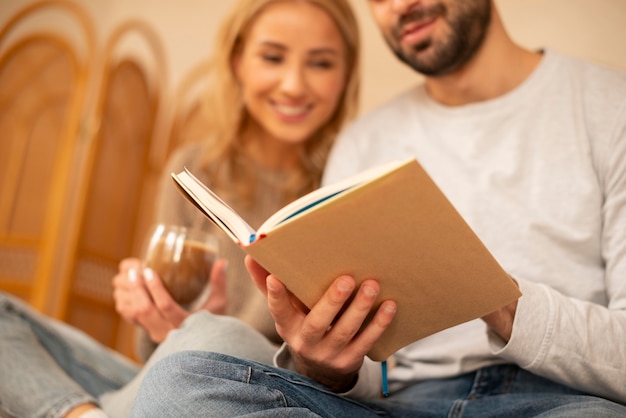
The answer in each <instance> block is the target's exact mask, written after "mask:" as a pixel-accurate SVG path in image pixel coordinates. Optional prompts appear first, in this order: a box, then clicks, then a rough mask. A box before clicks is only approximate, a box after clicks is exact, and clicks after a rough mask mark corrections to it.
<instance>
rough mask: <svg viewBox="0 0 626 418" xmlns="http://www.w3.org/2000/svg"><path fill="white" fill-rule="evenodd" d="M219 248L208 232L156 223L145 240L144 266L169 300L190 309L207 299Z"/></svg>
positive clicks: (216, 241) (143, 251)
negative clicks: (153, 275) (159, 283)
mask: <svg viewBox="0 0 626 418" xmlns="http://www.w3.org/2000/svg"><path fill="white" fill-rule="evenodd" d="M218 248H219V246H218V240H217V237H215V236H214V235H213V234H211V233H209V232H207V231H203V230H200V229H197V228H189V227H185V226H180V225H169V224H164V223H159V224H156V225H154V226H153V227H152V230H151V232H150V233H149V234H148V236H147V238H146V240H145V244H144V246H143V250H142V261H143V266H144V268H145V267H149V268H151V269H152V270H153V271H154V272H155V273H156V274H158V275H159V277H160V278H161V280H162V281H163V285H164V286H165V288H166V289H167V291H168V292H169V293H170V295H171V296H172V298H173V299H174V300H175V301H176V302H178V303H179V304H180V305H182V306H184V307H186V308H188V309H189V308H190V307H192V306H197V305H200V304H201V303H202V302H204V301H205V300H206V298H207V297H208V294H209V279H210V277H211V268H212V267H213V263H215V260H216V259H217V257H218Z"/></svg>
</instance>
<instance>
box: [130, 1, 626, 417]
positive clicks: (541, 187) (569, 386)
mask: <svg viewBox="0 0 626 418" xmlns="http://www.w3.org/2000/svg"><path fill="white" fill-rule="evenodd" d="M369 4H370V8H371V11H372V14H373V16H374V19H375V20H376V22H377V24H378V25H379V27H380V29H381V31H382V33H383V35H384V36H385V39H386V41H387V43H388V44H389V46H390V47H391V48H392V50H393V51H394V52H395V54H396V55H397V56H398V58H399V59H401V60H402V61H403V62H405V63H407V64H408V65H410V66H411V67H412V68H413V69H415V71H417V72H419V73H421V74H423V75H424V76H425V83H424V85H422V86H419V87H417V88H414V89H412V90H410V91H408V92H406V93H405V94H403V95H401V96H399V97H397V98H396V99H394V100H392V101H391V102H390V103H388V104H386V105H385V106H383V107H381V108H380V109H378V110H376V111H374V112H372V113H370V114H368V115H366V116H365V117H363V118H362V119H361V120H360V121H358V122H357V123H355V124H354V125H353V126H351V127H350V128H349V129H348V130H347V131H346V132H345V133H344V134H342V137H341V138H340V140H339V142H338V144H337V145H336V147H335V148H334V150H333V154H332V156H331V159H330V161H329V163H328V165H327V171H326V174H325V181H326V182H327V183H328V182H334V181H336V180H338V179H340V178H342V177H345V176H348V175H350V174H353V173H356V172H358V171H361V170H363V169H365V168H367V167H370V166H373V165H377V164H379V163H382V162H385V161H388V160H390V159H403V158H406V157H408V156H415V157H416V158H417V159H418V160H419V161H420V163H421V164H422V165H423V166H424V168H425V169H426V170H427V171H428V172H429V173H430V174H431V176H432V177H433V179H434V181H435V182H436V183H437V184H438V185H439V186H440V187H441V189H442V190H443V191H444V193H445V194H446V195H447V196H448V198H449V199H450V200H451V202H452V204H453V205H454V206H455V207H456V208H457V210H458V211H459V212H460V213H461V215H463V217H464V218H465V219H466V221H467V222H468V223H469V225H470V226H471V227H472V228H473V229H474V231H475V232H476V233H477V235H478V236H479V237H480V238H481V240H483V242H484V243H485V245H486V246H487V248H489V249H490V251H491V252H492V253H493V254H494V256H495V257H496V258H497V259H498V261H499V262H500V263H501V264H502V266H503V267H504V268H505V270H507V272H508V273H509V274H510V275H511V276H512V277H513V278H514V279H515V280H516V282H517V283H518V286H519V287H520V290H521V291H522V294H523V296H522V297H521V298H520V299H519V300H518V301H517V302H515V303H513V304H511V305H509V306H506V307H505V308H503V309H501V310H499V311H496V312H494V313H492V314H489V315H487V316H485V317H483V318H481V319H477V320H475V321H470V322H468V323H465V324H462V325H460V326H457V327H453V328H450V329H448V330H445V331H443V332H440V333H438V334H435V335H433V336H431V337H428V338H424V339H423V340H420V341H418V342H416V343H414V344H411V345H409V346H407V347H405V348H403V349H402V350H400V351H399V352H398V353H396V355H395V356H394V359H393V362H395V366H394V367H392V368H391V370H390V372H389V384H390V396H389V397H387V398H385V399H381V398H380V397H378V396H377V394H379V393H380V391H381V380H380V366H379V365H378V364H375V363H373V362H370V361H369V360H368V359H366V358H364V356H365V353H367V352H368V350H369V348H370V347H371V345H372V344H373V342H374V341H375V340H376V339H377V338H378V337H379V336H380V335H381V334H382V332H383V331H384V329H385V328H386V327H387V326H388V324H389V323H390V322H391V321H392V320H393V315H394V313H395V309H396V306H395V303H394V302H393V301H386V302H384V303H383V304H382V305H381V306H380V307H379V309H378V310H377V313H376V316H375V319H374V320H373V321H372V322H371V324H370V325H369V326H368V327H367V328H365V329H364V330H363V331H362V332H361V333H359V334H356V330H358V329H359V325H360V324H361V322H362V321H363V319H364V317H365V315H366V313H367V312H368V311H369V309H370V308H371V306H372V304H373V301H374V300H375V298H376V295H377V294H378V291H379V287H378V284H377V283H376V282H375V281H374V280H369V281H366V282H364V283H363V284H362V285H361V288H360V289H359V290H358V293H357V295H356V297H355V298H354V299H353V300H352V301H351V302H349V304H348V305H347V307H344V304H345V303H346V301H348V298H349V295H350V294H351V292H352V290H353V288H354V281H353V280H352V279H351V278H350V277H345V276H344V277H339V278H337V280H336V281H335V283H334V284H333V285H332V286H331V287H330V288H329V290H328V291H327V293H326V294H325V295H324V297H323V298H322V299H321V300H320V301H319V302H318V304H317V305H316V306H315V307H314V308H313V309H311V311H310V312H308V311H307V310H304V309H302V308H301V305H300V304H298V303H297V301H295V300H293V299H292V297H291V295H290V294H289V293H288V292H287V291H286V289H285V287H284V286H283V285H282V284H281V282H280V281H279V278H276V277H273V276H271V275H270V276H267V272H265V271H264V270H263V269H262V268H261V267H260V266H259V265H257V264H256V263H254V262H253V261H252V260H247V262H248V268H249V270H250V272H251V274H252V276H253V277H254V279H255V281H256V282H257V285H258V286H259V287H260V288H261V289H262V290H263V291H264V292H265V293H266V295H267V298H268V303H269V306H270V310H271V311H272V314H273V316H274V319H275V321H276V326H277V330H278V332H279V334H280V335H281V337H282V338H283V339H284V341H285V342H286V345H285V346H284V347H283V349H282V350H281V351H280V352H279V353H278V355H277V356H276V362H277V364H278V365H279V366H282V367H284V368H287V369H291V370H296V371H298V372H299V373H301V374H302V375H305V376H308V377H309V378H311V379H312V380H309V379H307V378H303V377H300V376H299V375H298V374H296V373H292V372H289V371H287V370H283V369H278V368H275V367H270V366H263V365H258V364H255V363H252V362H246V361H242V360H237V359H233V358H230V357H226V356H220V355H216V354H210V353H192V354H189V353H187V354H181V355H178V356H176V357H171V358H169V359H167V360H165V361H164V362H163V363H161V364H160V365H158V366H157V367H156V368H155V369H154V373H153V375H152V376H150V378H149V379H148V383H149V384H146V385H144V387H143V388H142V392H141V393H140V396H139V398H138V401H137V403H136V408H135V413H136V415H137V416H150V414H151V413H152V414H154V413H157V412H160V416H164V415H163V410H162V409H159V408H163V407H164V405H165V406H167V410H168V411H172V413H173V414H175V413H180V411H184V410H185V409H176V405H175V402H173V401H174V400H175V399H176V398H177V397H180V396H181V395H182V394H185V395H186V396H188V398H187V400H185V401H180V402H181V403H183V402H186V403H187V405H193V407H194V411H197V412H198V414H206V415H215V416H217V415H221V416H233V415H243V414H255V415H254V416H367V415H368V414H371V415H373V416H374V415H377V414H382V415H384V414H390V415H393V416H412V417H415V416H459V417H485V416H503V415H506V414H508V415H513V416H525V417H526V416H539V415H541V416H543V417H548V416H549V417H554V416H566V417H577V416H580V417H589V416H594V417H595V416H606V417H610V416H626V406H624V404H625V403H626V373H625V371H626V344H625V341H626V75H625V74H623V73H619V72H616V71H613V70H608V69H605V68H602V67H599V66H596V65H593V64H590V63H585V62H582V61H580V60H576V59H572V58H569V57H565V56H562V55H560V54H558V53H556V52H554V51H551V50H544V51H529V50H526V49H523V48H521V47H520V46H518V45H516V44H515V43H513V42H512V41H511V39H510V38H509V36H508V35H507V33H506V31H505V29H504V27H503V25H502V22H501V19H500V16H499V15H498V12H497V10H496V8H495V5H494V3H493V2H492V1H490V0H432V1H419V0H405V1H400V0H398V1H396V0H370V2H369ZM321 262H322V261H321ZM266 276H267V277H266ZM344 308H345V310H343V311H342V309H344ZM340 311H341V314H340V316H339V317H338V318H337V315H338V314H339V313H340ZM331 325H332V326H331ZM391 363H392V362H391V361H390V364H391ZM164 385H165V388H164ZM174 388H175V389H174ZM171 390H174V391H173V392H168V391H171ZM188 410H189V409H187V411H188ZM281 414H282V415H281ZM165 415H167V414H165Z"/></svg>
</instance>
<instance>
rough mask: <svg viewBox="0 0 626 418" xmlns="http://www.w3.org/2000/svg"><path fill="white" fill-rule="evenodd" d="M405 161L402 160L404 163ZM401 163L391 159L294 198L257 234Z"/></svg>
mask: <svg viewBox="0 0 626 418" xmlns="http://www.w3.org/2000/svg"><path fill="white" fill-rule="evenodd" d="M404 163H405V162H402V164H404ZM400 165H401V163H400V162H398V161H391V162H389V163H385V164H382V165H379V166H376V167H372V168H370V169H369V170H365V171H363V172H360V173H358V174H356V175H354V176H350V177H348V178H346V179H344V180H341V181H339V182H337V183H333V184H329V185H326V186H324V187H321V188H319V189H316V190H313V191H312V192H310V193H308V194H306V195H304V196H302V197H300V198H299V199H296V200H295V201H293V202H291V203H289V204H287V205H286V206H284V207H283V208H281V209H279V210H278V211H276V213H274V214H273V215H272V216H270V217H269V218H268V219H267V220H266V221H265V222H263V224H262V225H261V226H260V227H259V229H258V230H257V235H262V234H264V233H267V232H269V231H271V230H272V229H273V228H275V227H276V226H278V225H280V224H281V223H283V222H286V221H288V220H290V219H292V218H294V217H296V216H298V215H302V214H304V213H306V212H307V211H308V210H311V209H313V208H315V207H317V206H319V205H321V204H323V203H324V202H327V201H329V200H330V199H331V198H333V197H335V196H337V195H339V194H341V193H343V192H345V191H346V190H349V189H352V188H354V187H356V186H358V185H361V184H363V183H366V182H368V181H371V180H373V179H375V178H378V177H381V176H383V175H384V174H387V173H390V172H392V171H393V170H394V169H396V168H398V167H399V166H400Z"/></svg>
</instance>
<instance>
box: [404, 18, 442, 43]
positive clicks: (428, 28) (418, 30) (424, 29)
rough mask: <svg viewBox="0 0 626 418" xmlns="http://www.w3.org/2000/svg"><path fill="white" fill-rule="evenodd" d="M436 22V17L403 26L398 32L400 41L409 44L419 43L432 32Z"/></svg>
mask: <svg viewBox="0 0 626 418" xmlns="http://www.w3.org/2000/svg"><path fill="white" fill-rule="evenodd" d="M436 21H437V17H431V18H428V19H424V20H420V21H419V22H412V23H407V24H405V25H404V27H403V28H402V30H401V31H400V40H401V41H402V42H406V43H409V44H415V43H418V42H420V41H421V40H423V39H424V38H425V37H426V36H428V35H429V34H430V33H431V32H432V30H433V28H434V26H435V22H436Z"/></svg>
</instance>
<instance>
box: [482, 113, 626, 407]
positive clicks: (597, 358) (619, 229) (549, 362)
mask: <svg viewBox="0 0 626 418" xmlns="http://www.w3.org/2000/svg"><path fill="white" fill-rule="evenodd" d="M618 115H619V117H618V118H616V120H617V122H616V123H615V125H614V127H613V128H612V130H611V135H610V137H611V141H610V142H609V143H610V146H609V147H607V150H606V153H604V154H603V157H602V158H599V159H598V163H597V164H598V167H597V172H598V180H599V183H600V184H601V187H602V189H603V195H604V201H603V207H602V233H601V236H602V238H601V240H602V259H603V263H604V269H605V278H604V281H605V286H604V287H605V293H606V301H607V302H606V304H605V305H603V304H600V303H592V302H589V301H582V300H579V299H576V298H572V297H568V296H566V295H564V294H563V293H561V292H559V291H558V290H556V289H554V288H551V287H548V286H545V285H542V284H539V283H532V282H530V281H526V280H523V279H520V278H517V277H516V280H518V283H519V285H520V290H521V291H522V294H523V296H522V297H521V298H520V300H519V303H518V306H517V312H516V315H515V320H514V323H513V333H512V336H511V339H510V340H509V342H508V344H504V343H503V342H502V341H501V340H500V339H499V338H498V337H497V336H495V335H490V336H489V341H490V346H491V349H492V350H493V352H494V353H495V354H498V355H500V356H502V357H503V358H505V359H508V360H510V361H512V362H515V363H517V364H519V365H520V366H521V367H523V368H525V369H527V370H529V371H531V372H533V373H536V374H538V375H541V376H544V377H547V378H550V379H553V380H555V381H558V382H561V383H564V384H566V385H569V386H572V387H574V388H578V389H580V390H583V391H585V392H588V393H592V394H596V395H599V396H603V397H606V398H608V399H612V400H616V401H618V402H621V403H626V372H625V369H624V367H625V365H626V343H625V342H626V104H624V105H623V106H622V111H621V112H619V113H618Z"/></svg>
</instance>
